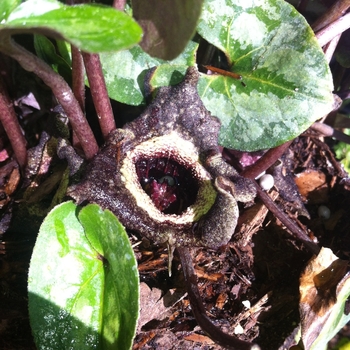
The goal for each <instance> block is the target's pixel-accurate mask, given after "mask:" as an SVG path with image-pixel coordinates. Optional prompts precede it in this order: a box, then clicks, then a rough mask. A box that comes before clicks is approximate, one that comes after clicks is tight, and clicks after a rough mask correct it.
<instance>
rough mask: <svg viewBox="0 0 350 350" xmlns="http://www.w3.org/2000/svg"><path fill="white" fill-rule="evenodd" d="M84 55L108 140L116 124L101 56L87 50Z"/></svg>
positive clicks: (91, 87) (99, 114)
mask: <svg viewBox="0 0 350 350" xmlns="http://www.w3.org/2000/svg"><path fill="white" fill-rule="evenodd" d="M82 55H83V59H84V64H85V69H86V75H87V77H88V80H89V85H90V90H91V96H92V100H93V101H94V106H95V108H96V112H97V117H98V121H99V123H100V127H101V131H102V135H103V138H104V139H105V140H106V139H107V136H108V135H109V133H110V132H111V131H112V130H115V128H116V125H115V121H114V115H113V110H112V106H111V102H110V99H109V96H108V92H107V88H106V83H105V79H104V76H103V72H102V66H101V62H100V56H99V55H98V54H91V53H87V52H82Z"/></svg>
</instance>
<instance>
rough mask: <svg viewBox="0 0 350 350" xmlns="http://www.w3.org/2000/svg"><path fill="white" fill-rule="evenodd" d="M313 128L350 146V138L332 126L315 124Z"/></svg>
mask: <svg viewBox="0 0 350 350" xmlns="http://www.w3.org/2000/svg"><path fill="white" fill-rule="evenodd" d="M311 128H312V129H313V130H315V131H317V132H319V133H321V134H322V135H324V136H329V137H334V138H336V139H337V140H339V141H342V142H345V143H348V144H350V136H349V135H346V134H344V133H343V132H341V131H339V130H336V129H333V128H332V127H331V126H329V125H327V124H324V123H318V122H316V123H313V124H312V125H311Z"/></svg>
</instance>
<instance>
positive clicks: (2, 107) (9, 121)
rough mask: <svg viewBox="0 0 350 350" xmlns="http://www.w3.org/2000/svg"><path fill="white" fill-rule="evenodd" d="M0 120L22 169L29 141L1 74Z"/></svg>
mask: <svg viewBox="0 0 350 350" xmlns="http://www.w3.org/2000/svg"><path fill="white" fill-rule="evenodd" d="M0 121H1V124H2V125H3V127H4V129H5V131H6V134H7V137H8V138H9V140H10V143H11V146H12V149H13V152H14V154H15V156H16V159H17V162H18V164H19V166H20V167H21V169H24V167H25V166H26V164H27V148H26V146H27V141H26V139H25V137H24V136H23V132H22V129H21V126H20V125H19V122H18V119H17V116H16V113H15V109H14V108H13V104H12V102H11V99H10V97H9V95H8V93H7V90H6V87H5V84H4V82H3V80H2V77H1V76H0Z"/></svg>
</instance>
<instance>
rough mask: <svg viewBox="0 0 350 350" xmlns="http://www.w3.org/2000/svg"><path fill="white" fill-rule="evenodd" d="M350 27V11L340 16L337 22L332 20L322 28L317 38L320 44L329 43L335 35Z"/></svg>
mask: <svg viewBox="0 0 350 350" xmlns="http://www.w3.org/2000/svg"><path fill="white" fill-rule="evenodd" d="M349 28H350V13H348V14H346V15H345V16H343V17H340V18H339V19H337V20H336V21H335V22H332V23H331V24H329V25H328V26H327V27H325V28H323V29H321V30H320V31H318V32H317V33H316V38H317V40H318V43H319V44H320V46H324V45H326V44H327V43H329V42H330V41H331V40H332V39H333V38H334V37H336V36H338V35H339V34H341V33H343V32H345V31H346V30H347V29H349Z"/></svg>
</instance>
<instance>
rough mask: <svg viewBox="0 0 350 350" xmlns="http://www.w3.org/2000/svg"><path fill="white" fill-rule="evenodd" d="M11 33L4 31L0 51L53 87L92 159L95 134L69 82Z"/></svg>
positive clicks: (95, 143)
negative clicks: (15, 39) (24, 46)
mask: <svg viewBox="0 0 350 350" xmlns="http://www.w3.org/2000/svg"><path fill="white" fill-rule="evenodd" d="M11 34H13V31H11V30H10V31H9V33H6V30H3V31H2V35H1V38H0V51H2V52H3V53H4V54H6V55H8V56H10V57H12V58H13V59H15V60H16V61H18V63H19V64H20V65H21V66H22V67H23V68H24V69H25V70H27V71H29V72H33V73H34V74H36V75H37V76H38V77H39V78H41V80H42V81H43V82H44V83H45V84H46V85H47V86H49V87H50V88H51V90H52V92H53V94H54V95H55V97H56V98H57V100H58V102H59V103H60V104H61V106H62V107H63V109H64V111H65V113H66V114H67V116H68V118H69V121H70V123H71V125H72V128H73V130H74V131H75V132H76V134H77V136H78V138H79V141H80V143H81V146H82V149H83V151H84V153H85V156H86V158H87V159H91V158H92V157H93V156H94V155H95V154H96V153H97V151H98V145H97V142H96V139H95V136H94V134H93V132H92V130H91V128H90V126H89V124H88V122H87V120H86V118H85V115H84V113H83V111H82V110H81V108H80V106H79V103H78V101H77V99H76V98H75V97H74V94H73V92H72V90H71V88H70V87H69V85H68V84H67V82H66V81H65V80H64V79H63V78H62V77H61V76H60V75H59V74H57V73H56V72H54V71H53V70H52V69H51V67H50V66H49V65H48V64H46V63H45V62H44V61H42V60H41V59H40V58H38V57H37V56H35V55H33V54H32V53H31V52H29V51H27V50H26V49H24V48H23V47H21V46H20V45H18V44H16V43H15V42H14V41H13V40H12V38H11Z"/></svg>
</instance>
